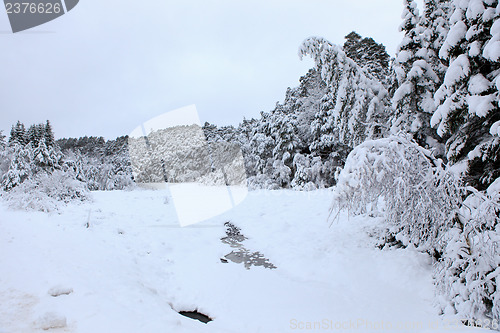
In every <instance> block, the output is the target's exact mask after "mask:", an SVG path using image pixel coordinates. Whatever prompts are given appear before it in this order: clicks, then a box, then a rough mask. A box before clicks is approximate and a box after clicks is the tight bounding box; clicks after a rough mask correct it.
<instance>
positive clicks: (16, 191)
mask: <svg viewBox="0 0 500 333" xmlns="http://www.w3.org/2000/svg"><path fill="white" fill-rule="evenodd" d="M2 196H3V198H4V200H5V201H6V202H7V203H8V205H9V206H10V207H11V208H14V209H23V210H34V211H42V212H52V211H57V210H58V209H59V207H60V206H61V204H64V203H68V202H70V201H73V200H78V201H84V200H87V199H88V198H89V193H88V190H87V187H86V186H85V183H82V182H80V181H78V180H76V179H75V177H74V175H73V174H72V173H68V172H64V171H61V170H56V171H54V172H53V173H52V174H49V173H38V174H36V175H34V176H33V177H32V178H29V179H27V180H25V181H24V182H23V183H21V184H19V185H17V186H16V187H14V188H12V189H11V190H9V191H8V192H4V193H3V195H2Z"/></svg>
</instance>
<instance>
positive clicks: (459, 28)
mask: <svg viewBox="0 0 500 333" xmlns="http://www.w3.org/2000/svg"><path fill="white" fill-rule="evenodd" d="M466 32H467V26H466V25H465V23H464V22H463V21H458V22H457V23H455V24H454V25H453V26H452V27H451V28H450V31H449V32H448V35H447V36H446V40H445V41H444V43H443V46H442V47H441V49H440V50H439V57H440V58H443V59H446V58H448V53H449V52H450V50H451V49H452V48H453V47H454V46H456V45H457V44H458V43H459V42H460V41H461V40H462V39H463V38H464V37H465V34H466Z"/></svg>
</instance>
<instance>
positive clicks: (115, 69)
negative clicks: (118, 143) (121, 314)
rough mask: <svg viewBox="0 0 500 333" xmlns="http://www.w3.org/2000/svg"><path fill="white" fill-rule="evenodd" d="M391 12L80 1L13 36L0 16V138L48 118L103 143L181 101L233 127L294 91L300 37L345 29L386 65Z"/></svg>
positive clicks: (387, 4)
mask: <svg viewBox="0 0 500 333" xmlns="http://www.w3.org/2000/svg"><path fill="white" fill-rule="evenodd" d="M401 11H402V0H357V1H345V0H286V1H285V0H276V1H272V0H262V1H261V0H252V1H239V0H220V1H218V0H215V1H210V0H204V1H190V0H177V1H170V0H161V1H160V0H157V1H131V0H80V3H79V4H78V5H77V6H76V7H75V8H74V9H73V10H72V11H70V12H69V13H67V14H66V15H64V16H62V17H60V18H58V19H56V20H54V21H52V22H49V23H47V24H44V25H42V26H39V27H36V28H34V29H31V30H29V31H27V32H22V33H17V34H12V33H9V31H10V25H9V23H8V19H7V14H6V13H5V10H0V32H1V33H0V39H1V45H2V52H0V60H1V64H2V72H1V74H0V80H1V81H0V82H1V87H2V89H1V90H0V100H1V103H2V105H1V106H2V108H1V114H2V119H1V124H0V129H2V130H4V132H7V133H8V132H9V131H10V127H11V125H12V124H13V123H15V122H16V121H17V120H18V119H19V120H21V121H22V122H24V123H25V124H26V125H29V124H32V123H39V122H44V121H45V120H46V119H50V120H51V122H52V124H53V127H54V131H55V134H56V137H68V136H73V137H79V136H83V135H89V136H90V135H94V136H101V135H102V136H104V137H106V138H108V139H109V138H114V137H116V136H119V135H125V134H128V133H130V132H131V131H132V130H133V129H134V128H135V127H137V126H138V125H139V124H141V123H143V122H145V121H147V120H148V119H151V118H153V117H155V116H158V115H160V114H162V113H164V112H168V111H169V110H173V109H177V108H180V107H183V106H186V105H190V104H195V105H196V107H197V109H198V112H199V116H200V119H201V121H202V122H205V121H209V122H212V123H215V124H219V125H226V124H237V123H239V122H240V121H241V120H242V119H243V117H247V118H251V117H258V115H259V113H260V111H262V110H264V111H269V110H271V109H272V108H273V107H274V105H275V103H276V102H277V101H283V98H284V94H285V91H286V88H287V87H289V86H292V87H294V86H297V85H298V79H299V77H300V76H301V75H303V74H304V73H306V72H307V70H308V69H309V68H311V67H312V66H313V62H312V60H311V59H305V60H303V61H300V59H299V57H298V55H297V50H298V47H299V45H300V44H301V42H302V41H303V40H304V39H305V38H307V37H309V36H322V37H325V38H327V39H328V40H330V41H331V42H333V43H337V44H342V43H343V42H344V36H345V35H346V34H348V33H349V32H350V31H352V30H355V31H357V32H358V33H359V34H361V35H363V36H369V37H373V38H374V39H375V40H376V41H377V42H381V43H383V44H384V45H385V46H386V47H387V50H388V52H389V54H390V55H391V56H393V55H394V53H395V51H396V47H397V45H398V43H399V42H400V40H401V34H400V33H399V32H398V26H399V24H400V22H401V19H400V16H401Z"/></svg>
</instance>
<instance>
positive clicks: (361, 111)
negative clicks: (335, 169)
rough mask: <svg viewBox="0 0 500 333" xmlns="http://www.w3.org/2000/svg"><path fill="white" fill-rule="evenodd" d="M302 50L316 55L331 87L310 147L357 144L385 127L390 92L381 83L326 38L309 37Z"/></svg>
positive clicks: (322, 72) (315, 120)
mask: <svg viewBox="0 0 500 333" xmlns="http://www.w3.org/2000/svg"><path fill="white" fill-rule="evenodd" d="M299 54H300V56H301V57H303V56H307V55H309V56H311V57H312V58H313V59H314V61H315V63H316V67H317V69H318V71H319V72H320V73H321V78H322V79H323V81H324V82H325V83H326V86H327V89H328V91H327V93H326V95H325V96H324V97H323V100H322V105H321V107H320V111H319V112H318V113H317V114H316V116H315V119H314V120H313V122H312V125H311V130H312V132H313V135H314V140H313V144H312V146H311V150H321V149H325V148H327V147H332V146H333V145H336V144H341V145H345V146H348V147H354V146H356V145H358V144H359V143H361V142H363V141H364V140H365V139H366V138H371V137H373V136H375V135H377V134H378V133H380V132H381V131H383V127H384V126H385V123H384V118H385V107H386V103H387V98H388V95H387V90H386V89H385V88H384V86H383V84H382V83H380V82H379V81H377V80H376V79H375V78H373V77H372V76H371V75H369V74H367V73H365V72H364V71H363V69H361V68H360V67H359V66H358V65H357V64H356V63H355V62H354V61H353V60H352V59H350V58H348V57H347V56H346V55H345V53H344V51H342V49H341V48H340V47H338V46H336V45H333V44H331V43H330V42H328V41H327V40H325V39H323V38H320V37H310V38H308V39H306V40H305V41H304V42H303V43H302V45H301V47H300V49H299ZM330 151H332V150H330Z"/></svg>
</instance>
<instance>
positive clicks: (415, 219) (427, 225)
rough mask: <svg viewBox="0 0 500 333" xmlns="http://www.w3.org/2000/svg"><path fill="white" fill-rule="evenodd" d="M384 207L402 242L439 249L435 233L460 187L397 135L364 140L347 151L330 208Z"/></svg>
mask: <svg viewBox="0 0 500 333" xmlns="http://www.w3.org/2000/svg"><path fill="white" fill-rule="evenodd" d="M381 199H382V200H383V201H384V210H385V211H384V212H385V214H386V217H387V222H388V223H389V225H390V227H391V232H392V233H394V234H395V235H396V238H397V239H398V240H400V241H401V242H402V243H403V244H404V245H410V244H412V245H414V246H416V247H417V248H419V249H421V250H424V251H429V250H431V249H439V248H440V247H441V246H440V245H439V244H437V242H438V237H437V236H438V234H439V233H440V232H441V231H442V230H444V229H445V228H446V226H447V224H448V223H450V221H452V220H453V218H454V217H455V215H456V214H457V212H458V207H459V203H460V199H461V187H460V186H459V181H458V180H457V179H456V178H455V176H454V175H453V174H451V173H449V172H447V171H446V170H445V169H444V168H443V166H442V165H441V161H440V160H436V159H434V158H433V156H432V155H431V154H430V152H429V151H428V150H426V149H424V148H422V147H420V146H418V145H417V144H416V143H413V142H410V141H407V140H406V139H404V138H402V137H397V136H393V137H389V138H385V139H378V140H369V141H365V142H364V143H362V144H361V145H359V146H358V147H356V148H355V149H354V150H353V151H352V152H351V154H349V156H348V157H347V160H346V165H345V167H344V169H343V170H342V171H341V172H340V174H339V176H338V185H337V189H336V195H335V200H334V206H333V207H332V210H334V209H339V210H340V209H348V211H349V212H350V214H362V213H366V212H368V211H369V210H377V209H378V208H377V205H378V204H379V202H380V200H381Z"/></svg>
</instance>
